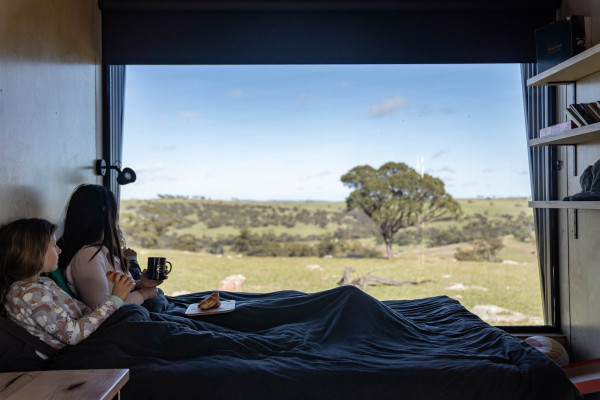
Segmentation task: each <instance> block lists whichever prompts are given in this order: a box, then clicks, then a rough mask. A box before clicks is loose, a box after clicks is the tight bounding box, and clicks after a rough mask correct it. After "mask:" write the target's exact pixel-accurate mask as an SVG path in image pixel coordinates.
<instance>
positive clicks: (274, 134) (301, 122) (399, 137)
mask: <svg viewBox="0 0 600 400" xmlns="http://www.w3.org/2000/svg"><path fill="white" fill-rule="evenodd" d="M519 68H520V67H519V65H518V64H488V65H482V64H469V65H279V66H276V65H254V66H251V65H246V66H223V65H212V66H127V70H126V85H125V111H124V126H123V129H124V131H123V160H122V166H123V167H130V168H133V169H134V170H135V171H136V174H137V180H136V182H134V183H132V184H129V185H126V186H122V187H121V198H122V199H152V198H157V197H158V195H164V194H169V195H181V196H189V197H204V198H207V199H215V200H232V199H238V200H256V201H269V200H284V201H306V200H314V201H344V200H345V199H346V197H347V196H348V194H349V193H350V191H351V189H350V188H348V187H345V186H344V185H343V183H342V182H341V180H340V178H341V176H342V175H344V174H345V173H346V172H348V171H350V170H351V169H352V168H354V167H356V166H359V165H370V166H371V167H373V168H379V167H380V166H381V165H383V164H385V163H386V162H390V161H392V162H403V163H406V164H407V165H409V166H411V167H412V168H414V169H416V170H417V171H419V172H424V173H428V174H431V175H433V176H435V177H438V178H440V179H442V180H443V181H444V183H445V187H446V191H447V192H449V193H450V194H451V195H452V196H454V197H455V198H477V197H529V196H530V193H531V191H530V183H529V173H528V159H527V145H526V135H525V122H524V115H523V113H524V110H523V94H522V84H521V78H520V70H519Z"/></svg>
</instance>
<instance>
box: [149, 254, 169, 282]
mask: <svg viewBox="0 0 600 400" xmlns="http://www.w3.org/2000/svg"><path fill="white" fill-rule="evenodd" d="M167 264H168V268H167ZM172 268H173V265H171V263H170V262H169V261H167V259H166V258H165V257H148V272H147V275H146V277H147V278H148V279H152V280H155V281H162V280H163V279H165V278H166V277H167V275H169V273H170V272H171V269H172Z"/></svg>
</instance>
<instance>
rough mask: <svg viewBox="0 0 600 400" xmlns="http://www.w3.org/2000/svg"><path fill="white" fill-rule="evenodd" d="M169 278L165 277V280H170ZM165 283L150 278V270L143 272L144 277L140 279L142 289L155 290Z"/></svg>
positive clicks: (162, 280)
mask: <svg viewBox="0 0 600 400" xmlns="http://www.w3.org/2000/svg"><path fill="white" fill-rule="evenodd" d="M168 278H169V277H168V276H165V279H168ZM163 282H164V279H160V280H156V279H150V278H148V270H147V269H145V270H143V271H142V276H141V277H140V288H154V287H157V286H158V285H160V284H161V283H163Z"/></svg>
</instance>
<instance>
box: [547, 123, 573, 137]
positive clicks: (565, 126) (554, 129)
mask: <svg viewBox="0 0 600 400" xmlns="http://www.w3.org/2000/svg"><path fill="white" fill-rule="evenodd" d="M573 128H577V124H576V123H575V122H573V121H567V122H563V123H561V124H556V125H551V126H548V127H546V128H543V129H540V137H544V136H549V135H556V134H557V133H562V132H566V131H570V130H571V129H573Z"/></svg>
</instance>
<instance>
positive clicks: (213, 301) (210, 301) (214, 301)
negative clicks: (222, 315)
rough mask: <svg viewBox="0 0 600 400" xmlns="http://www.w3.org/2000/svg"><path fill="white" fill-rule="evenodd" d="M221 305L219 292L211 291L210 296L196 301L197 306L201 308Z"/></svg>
mask: <svg viewBox="0 0 600 400" xmlns="http://www.w3.org/2000/svg"><path fill="white" fill-rule="evenodd" d="M220 305H221V301H220V300H219V292H213V293H212V294H211V295H210V296H208V297H207V298H205V299H204V300H202V301H201V302H200V303H198V306H199V307H200V308H201V309H202V310H208V309H209V308H217V307H219V306H220Z"/></svg>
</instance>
